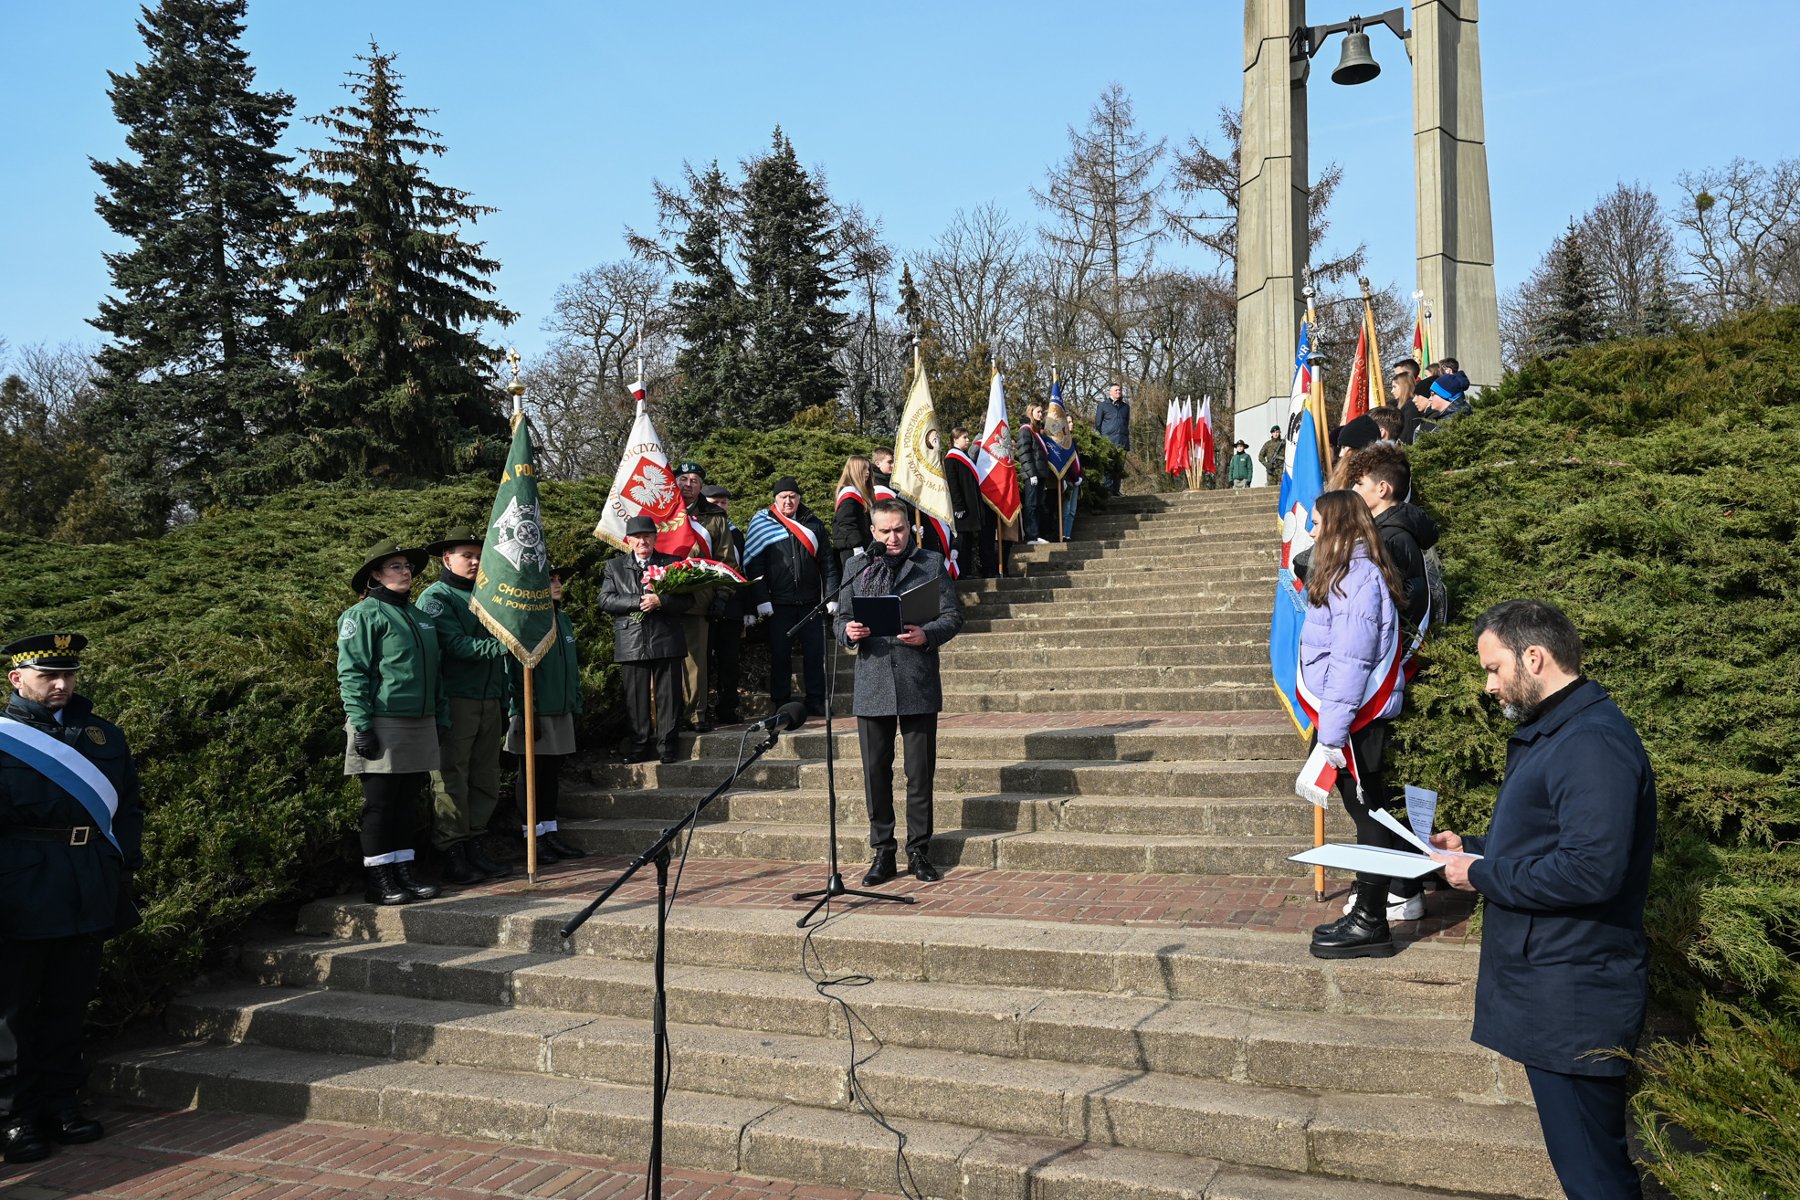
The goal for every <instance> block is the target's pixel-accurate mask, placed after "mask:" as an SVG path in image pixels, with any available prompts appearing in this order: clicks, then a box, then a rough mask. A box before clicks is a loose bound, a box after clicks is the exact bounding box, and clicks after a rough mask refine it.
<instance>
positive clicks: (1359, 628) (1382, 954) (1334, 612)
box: [1300, 491, 1424, 958]
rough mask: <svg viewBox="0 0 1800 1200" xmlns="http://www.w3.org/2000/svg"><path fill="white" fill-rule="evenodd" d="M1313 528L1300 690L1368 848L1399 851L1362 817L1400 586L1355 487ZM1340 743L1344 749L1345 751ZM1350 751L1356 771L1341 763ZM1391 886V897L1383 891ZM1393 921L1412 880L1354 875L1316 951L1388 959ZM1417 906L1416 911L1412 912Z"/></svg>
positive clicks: (1372, 781)
mask: <svg viewBox="0 0 1800 1200" xmlns="http://www.w3.org/2000/svg"><path fill="white" fill-rule="evenodd" d="M1313 522H1314V528H1315V530H1316V533H1315V540H1314V543H1313V550H1312V565H1311V567H1310V568H1309V569H1308V571H1307V575H1306V603H1307V609H1306V624H1305V626H1304V627H1303V628H1302V629H1301V631H1300V694H1301V698H1302V700H1303V701H1305V703H1306V705H1307V706H1308V707H1309V708H1311V709H1313V710H1314V712H1315V718H1314V736H1315V738H1316V739H1317V742H1318V744H1319V745H1322V746H1324V747H1326V754H1327V756H1328V757H1329V758H1330V759H1331V761H1332V762H1333V763H1334V764H1335V765H1336V766H1338V767H1339V768H1340V770H1339V773H1338V792H1339V794H1340V795H1341V796H1342V797H1343V800H1344V807H1345V809H1347V810H1348V811H1349V813H1350V817H1351V820H1353V821H1355V822H1356V838H1357V840H1358V841H1359V842H1361V843H1363V844H1364V845H1366V846H1385V847H1389V848H1393V849H1404V848H1405V847H1404V845H1403V844H1402V843H1401V841H1400V839H1399V838H1397V837H1395V836H1394V835H1393V834H1392V833H1390V832H1389V831H1388V830H1387V828H1386V827H1385V826H1383V825H1381V824H1379V823H1378V822H1377V821H1376V820H1375V819H1374V817H1373V816H1371V815H1370V813H1371V809H1372V808H1380V807H1383V806H1385V805H1386V803H1387V800H1388V793H1387V789H1386V786H1385V783H1384V781H1383V779H1382V773H1381V759H1382V755H1383V754H1385V753H1386V751H1387V739H1388V722H1389V720H1390V719H1391V718H1392V717H1394V716H1396V715H1397V714H1398V713H1399V712H1400V702H1401V696H1402V692H1403V689H1404V687H1405V679H1404V676H1403V675H1402V672H1401V670H1400V654H1401V629H1400V608H1399V605H1400V603H1401V602H1402V598H1403V597H1404V595H1405V583H1404V582H1403V581H1402V580H1401V579H1400V576H1399V573H1398V572H1397V571H1395V570H1394V567H1393V565H1392V564H1391V563H1389V562H1388V559H1387V555H1386V553H1385V552H1384V551H1383V549H1382V545H1381V535H1380V534H1379V533H1378V532H1377V531H1376V529H1375V522H1374V520H1373V518H1371V517H1370V516H1369V509H1368V506H1367V505H1365V504H1364V503H1363V501H1362V497H1360V496H1358V495H1357V494H1356V493H1355V492H1350V491H1337V492H1326V493H1325V494H1323V495H1322V496H1320V497H1319V499H1318V501H1317V503H1316V504H1315V505H1314V506H1313ZM1346 746H1348V750H1346ZM1350 758H1354V760H1355V768H1356V775H1355V776H1354V777H1353V776H1352V775H1351V773H1350V771H1349V769H1348V760H1349V759H1350ZM1390 891H1391V892H1392V893H1393V899H1392V901H1390V898H1389V893H1390ZM1390 903H1392V904H1393V906H1394V908H1396V909H1398V910H1399V911H1397V912H1394V913H1393V914H1392V915H1393V919H1416V918H1417V917H1418V916H1420V915H1422V913H1423V911H1424V908H1423V904H1422V902H1421V900H1420V885H1419V883H1418V881H1417V880H1402V879H1388V878H1387V877H1385V876H1380V875H1365V874H1359V875H1358V876H1357V879H1356V887H1355V889H1354V893H1353V897H1352V901H1351V904H1350V907H1349V909H1348V911H1346V913H1345V914H1344V916H1343V917H1342V918H1341V919H1339V920H1336V921H1333V922H1331V923H1330V924H1327V925H1321V926H1319V927H1318V928H1317V929H1315V930H1313V939H1312V952H1313V954H1314V955H1315V956H1317V957H1319V958H1365V957H1373V958H1386V957H1387V956H1389V955H1391V954H1393V953H1394V938H1393V934H1392V933H1391V932H1390V930H1389V929H1388V920H1389V919H1390ZM1414 910H1416V911H1414Z"/></svg>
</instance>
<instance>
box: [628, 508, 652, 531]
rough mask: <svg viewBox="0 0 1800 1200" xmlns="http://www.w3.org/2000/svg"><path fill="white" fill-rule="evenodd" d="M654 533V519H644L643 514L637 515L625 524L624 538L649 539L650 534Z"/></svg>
mask: <svg viewBox="0 0 1800 1200" xmlns="http://www.w3.org/2000/svg"><path fill="white" fill-rule="evenodd" d="M655 532H656V520H655V518H653V517H646V516H645V515H644V514H643V513H639V514H638V515H637V516H635V517H632V518H631V519H630V520H628V521H626V522H625V536H626V537H649V536H650V535H651V534H653V533H655Z"/></svg>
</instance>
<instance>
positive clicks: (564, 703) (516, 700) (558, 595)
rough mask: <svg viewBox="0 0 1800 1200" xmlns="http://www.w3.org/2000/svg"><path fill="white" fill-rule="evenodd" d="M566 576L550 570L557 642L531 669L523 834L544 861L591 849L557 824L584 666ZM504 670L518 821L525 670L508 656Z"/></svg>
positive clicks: (521, 799) (583, 855)
mask: <svg viewBox="0 0 1800 1200" xmlns="http://www.w3.org/2000/svg"><path fill="white" fill-rule="evenodd" d="M567 574H568V572H567V571H565V570H564V569H563V568H562V567H551V568H550V601H551V603H553V604H554V605H556V644H555V645H554V646H552V647H551V648H550V652H549V653H548V654H546V655H544V657H543V658H542V659H540V660H539V661H538V665H537V666H535V667H533V668H532V670H531V717H532V723H533V724H534V725H535V726H536V729H535V730H534V731H533V732H534V733H535V734H536V737H535V738H534V739H533V740H534V745H533V747H532V749H533V759H534V765H535V767H536V774H537V813H536V815H537V827H536V829H535V830H530V829H527V830H523V831H522V832H524V833H526V834H528V835H530V836H534V837H536V838H537V857H538V861H539V862H540V863H553V862H558V861H560V860H562V859H565V858H586V857H587V851H585V850H583V849H581V847H579V846H576V845H573V844H572V843H570V842H566V841H564V840H563V836H562V834H561V833H559V832H558V826H557V823H556V812H557V804H558V799H559V797H560V795H561V791H562V787H561V785H562V768H563V763H564V762H565V761H566V760H567V759H568V757H569V756H570V755H571V754H574V753H575V718H576V717H577V716H579V715H580V713H581V710H582V703H581V664H580V662H578V661H577V660H576V657H575V626H574V625H573V624H572V623H570V621H569V614H568V613H567V612H564V611H563V606H562V599H563V578H564V577H565V576H566V575H567ZM506 671H507V674H508V675H510V676H511V677H512V688H511V690H510V692H509V695H510V697H511V700H510V704H511V711H510V712H509V714H508V716H510V718H511V720H510V721H509V722H508V727H507V731H506V752H507V753H508V754H512V755H515V756H517V758H518V760H519V774H518V777H517V779H515V780H514V781H513V798H514V800H515V801H517V803H518V806H519V818H520V820H523V819H524V816H525V668H524V666H523V665H522V664H521V663H520V662H519V660H518V659H516V658H514V657H512V656H511V655H508V656H507V659H506Z"/></svg>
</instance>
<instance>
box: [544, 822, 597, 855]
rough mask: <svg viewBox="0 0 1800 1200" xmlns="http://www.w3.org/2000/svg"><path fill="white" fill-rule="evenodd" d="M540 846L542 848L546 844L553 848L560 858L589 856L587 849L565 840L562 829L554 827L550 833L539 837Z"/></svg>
mask: <svg viewBox="0 0 1800 1200" xmlns="http://www.w3.org/2000/svg"><path fill="white" fill-rule="evenodd" d="M538 846H539V847H540V848H542V847H544V846H548V847H550V848H551V849H552V850H554V851H556V856H557V857H558V858H586V857H587V851H586V850H583V849H582V848H581V847H580V846H577V845H575V844H574V843H573V842H570V841H567V840H565V839H564V838H563V835H562V832H561V831H560V830H555V829H552V830H551V831H550V832H549V833H546V834H545V835H544V836H543V837H541V838H539V839H538Z"/></svg>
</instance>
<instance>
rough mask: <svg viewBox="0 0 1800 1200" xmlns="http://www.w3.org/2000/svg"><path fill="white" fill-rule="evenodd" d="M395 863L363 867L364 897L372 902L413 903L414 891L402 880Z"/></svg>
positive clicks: (384, 903)
mask: <svg viewBox="0 0 1800 1200" xmlns="http://www.w3.org/2000/svg"><path fill="white" fill-rule="evenodd" d="M395 866H396V864H394V863H382V864H381V865H380V866H376V867H364V868H363V899H364V900H367V901H368V902H369V903H370V904H383V905H386V904H411V903H412V893H411V892H408V891H407V890H406V885H405V884H403V883H401V882H400V874H399V872H398V871H396V870H395V869H394V867H395Z"/></svg>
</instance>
